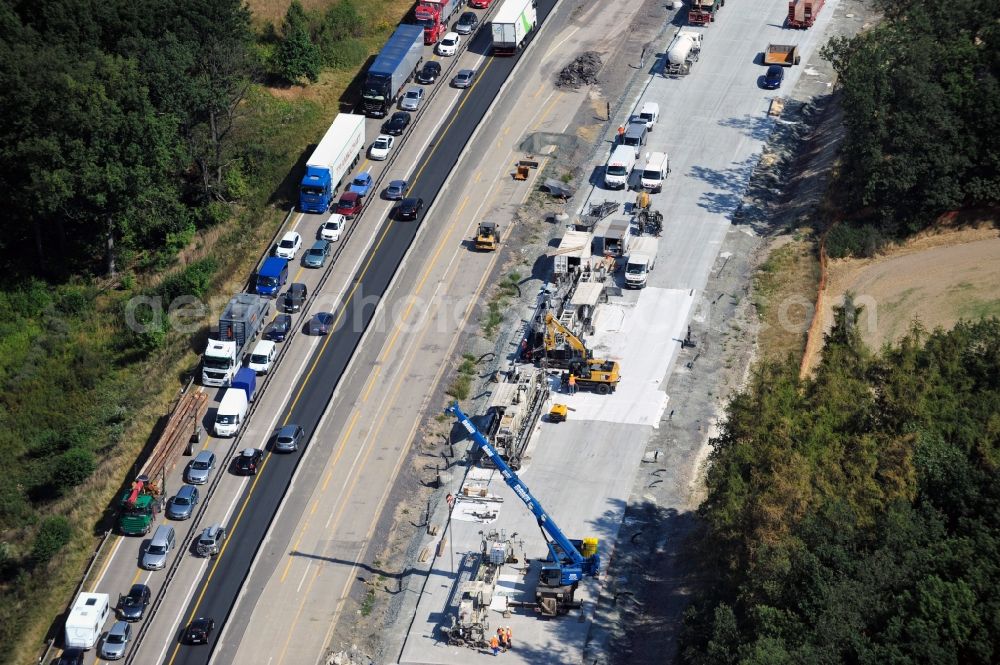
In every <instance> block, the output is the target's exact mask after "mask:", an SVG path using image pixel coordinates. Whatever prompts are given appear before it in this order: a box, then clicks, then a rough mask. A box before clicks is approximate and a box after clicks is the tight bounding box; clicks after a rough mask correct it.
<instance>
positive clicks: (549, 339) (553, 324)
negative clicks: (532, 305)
mask: <svg viewBox="0 0 1000 665" xmlns="http://www.w3.org/2000/svg"><path fill="white" fill-rule="evenodd" d="M557 334H561V335H562V336H563V338H564V339H565V340H566V343H567V344H569V345H570V348H572V349H573V350H574V351H576V352H577V354H579V355H580V357H582V358H587V357H588V356H589V355H590V353H589V352H588V351H587V347H586V346H585V345H584V343H583V341H582V340H581V339H580V338H579V337H577V336H576V335H574V334H573V331H572V330H570V329H569V328H567V327H566V326H564V325H563V324H561V323H560V322H559V320H558V319H557V318H556V317H554V316H552V313H551V312H550V313H547V314H546V315H545V350H546V351H551V350H553V349H555V348H556V335H557Z"/></svg>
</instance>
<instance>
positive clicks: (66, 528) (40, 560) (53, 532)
mask: <svg viewBox="0 0 1000 665" xmlns="http://www.w3.org/2000/svg"><path fill="white" fill-rule="evenodd" d="M72 535H73V527H71V526H70V523H69V520H68V519H66V518H65V517H63V516H62V515H54V516H52V517H47V518H45V521H43V522H42V527H41V528H40V529H39V530H38V535H36V536H35V542H34V544H33V545H32V547H31V555H30V559H31V563H32V565H34V566H43V565H45V564H46V563H48V562H49V561H51V560H52V557H54V556H55V555H56V554H58V553H59V551H60V550H62V548H63V547H65V546H66V543H68V542H69V539H70V538H71V537H72Z"/></svg>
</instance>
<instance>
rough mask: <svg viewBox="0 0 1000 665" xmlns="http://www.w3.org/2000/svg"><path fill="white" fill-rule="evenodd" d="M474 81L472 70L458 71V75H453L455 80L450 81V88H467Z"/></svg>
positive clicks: (473, 71)
mask: <svg viewBox="0 0 1000 665" xmlns="http://www.w3.org/2000/svg"><path fill="white" fill-rule="evenodd" d="M475 80H476V70H474V69H460V70H458V73H457V74H455V78H453V79H452V80H451V84H452V86H454V87H456V88H468V87H469V86H471V85H472V82H473V81H475Z"/></svg>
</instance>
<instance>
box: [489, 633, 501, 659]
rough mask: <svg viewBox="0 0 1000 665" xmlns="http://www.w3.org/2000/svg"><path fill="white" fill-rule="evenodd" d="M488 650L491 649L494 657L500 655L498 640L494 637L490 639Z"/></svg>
mask: <svg viewBox="0 0 1000 665" xmlns="http://www.w3.org/2000/svg"><path fill="white" fill-rule="evenodd" d="M490 648H491V649H493V655H494V656H496V655H497V654H498V653H500V640H498V639H497V636H496V635H494V636H493V637H491V638H490Z"/></svg>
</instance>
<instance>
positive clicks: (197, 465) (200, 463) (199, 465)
mask: <svg viewBox="0 0 1000 665" xmlns="http://www.w3.org/2000/svg"><path fill="white" fill-rule="evenodd" d="M191 468H192V469H207V468H208V460H195V461H194V462H192V463H191Z"/></svg>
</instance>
